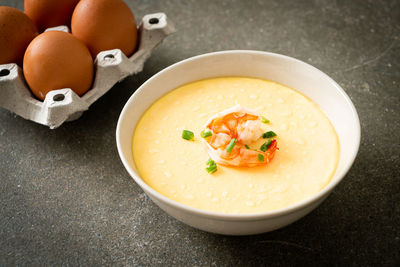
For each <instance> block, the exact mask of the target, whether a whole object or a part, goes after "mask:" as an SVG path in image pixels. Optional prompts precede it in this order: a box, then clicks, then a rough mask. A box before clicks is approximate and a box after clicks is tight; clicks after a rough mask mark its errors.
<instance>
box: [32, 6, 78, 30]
mask: <svg viewBox="0 0 400 267" xmlns="http://www.w3.org/2000/svg"><path fill="white" fill-rule="evenodd" d="M78 2H79V0H25V1H24V10H25V13H26V14H27V15H28V16H29V17H30V18H31V19H32V20H33V22H35V24H36V26H37V27H38V29H39V31H40V32H43V31H44V30H45V29H47V28H50V27H55V26H60V25H66V26H69V25H70V22H71V15H72V12H73V11H74V8H75V6H76V4H77V3H78Z"/></svg>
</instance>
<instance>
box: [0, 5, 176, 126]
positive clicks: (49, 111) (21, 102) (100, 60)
mask: <svg viewBox="0 0 400 267" xmlns="http://www.w3.org/2000/svg"><path fill="white" fill-rule="evenodd" d="M48 30H62V31H68V28H67V27H65V26H60V27H55V28H51V29H48ZM173 32H175V28H174V26H173V24H172V23H171V22H170V21H168V19H167V16H166V15H165V14H164V13H154V14H149V15H145V16H144V17H143V19H142V21H141V23H140V25H139V29H138V49H137V51H136V52H135V53H134V54H133V55H132V56H131V57H129V58H128V57H126V56H125V55H124V53H122V52H121V50H119V49H113V50H107V51H102V52H100V53H99V54H98V55H97V57H96V60H95V61H94V64H95V78H94V82H93V86H92V88H91V89H90V90H89V91H87V92H86V93H85V94H84V95H83V96H81V97H80V96H78V95H77V94H76V93H75V92H74V91H72V90H71V89H70V88H63V89H58V90H53V91H50V92H48V93H47V95H46V98H45V100H44V101H43V102H42V101H39V100H38V99H36V98H35V97H34V96H33V95H32V93H31V91H30V90H29V88H28V87H27V85H26V83H25V79H24V76H23V72H22V69H21V68H20V67H19V66H18V65H17V64H3V65H0V107H3V108H5V109H8V110H10V111H12V112H14V113H15V114H17V115H19V116H21V117H23V118H25V119H27V120H31V121H34V122H37V123H40V124H43V125H46V126H49V127H50V129H55V128H57V127H59V126H60V125H61V124H63V123H64V122H65V121H72V120H76V119H78V118H79V117H80V116H81V115H82V114H83V112H84V111H85V110H88V109H89V106H90V105H91V104H93V103H94V102H95V101H96V100H97V99H99V98H100V97H101V96H102V95H104V94H105V93H106V92H107V91H108V90H110V89H111V88H112V87H113V85H114V84H116V83H118V82H120V81H121V80H123V79H124V78H126V77H127V76H129V75H132V74H135V73H138V72H140V71H142V70H143V65H144V62H145V61H146V60H147V59H148V58H149V56H150V54H151V52H152V50H153V49H154V48H155V47H156V46H157V45H158V44H159V43H160V42H161V41H162V40H163V39H164V38H165V37H167V36H168V35H169V34H171V33H173Z"/></svg>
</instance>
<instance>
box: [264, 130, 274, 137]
mask: <svg viewBox="0 0 400 267" xmlns="http://www.w3.org/2000/svg"><path fill="white" fill-rule="evenodd" d="M274 136H277V134H276V133H274V132H273V131H269V132H265V133H263V136H262V137H263V138H271V137H274Z"/></svg>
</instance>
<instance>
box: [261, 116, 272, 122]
mask: <svg viewBox="0 0 400 267" xmlns="http://www.w3.org/2000/svg"><path fill="white" fill-rule="evenodd" d="M261 122H262V123H270V121H269V119H267V118H265V117H264V116H261Z"/></svg>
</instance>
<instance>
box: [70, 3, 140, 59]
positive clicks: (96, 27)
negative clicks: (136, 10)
mask: <svg viewBox="0 0 400 267" xmlns="http://www.w3.org/2000/svg"><path fill="white" fill-rule="evenodd" d="M71 30H72V34H73V35H74V36H75V37H77V38H78V39H79V40H81V41H82V42H84V43H85V44H86V45H87V47H88V48H89V50H90V52H91V53H92V56H93V58H95V57H96V55H97V54H98V53H99V52H101V51H104V50H109V49H115V48H119V49H121V51H122V52H123V53H124V54H125V55H126V56H130V55H132V53H133V52H134V51H135V48H136V41H137V29H136V21H135V17H134V16H133V13H132V11H131V10H130V9H129V7H128V6H127V5H126V4H125V3H124V2H123V1H122V0H81V1H80V2H79V3H78V5H77V6H76V8H75V10H74V13H73V14H72V19H71Z"/></svg>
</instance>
